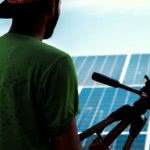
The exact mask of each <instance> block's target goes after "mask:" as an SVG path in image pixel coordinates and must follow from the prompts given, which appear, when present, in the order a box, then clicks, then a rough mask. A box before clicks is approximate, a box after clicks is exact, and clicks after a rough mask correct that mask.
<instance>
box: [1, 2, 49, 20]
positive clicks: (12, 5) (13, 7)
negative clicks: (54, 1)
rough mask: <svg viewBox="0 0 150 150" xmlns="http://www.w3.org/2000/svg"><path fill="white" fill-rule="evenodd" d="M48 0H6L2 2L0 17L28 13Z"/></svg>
mask: <svg viewBox="0 0 150 150" xmlns="http://www.w3.org/2000/svg"><path fill="white" fill-rule="evenodd" d="M46 1H48V0H4V1H3V2H2V3H1V4H0V18H12V17H13V16H16V15H18V14H19V15H22V14H26V13H27V14H28V13H30V12H33V11H35V9H36V8H38V7H39V6H40V5H39V4H43V3H44V2H46Z"/></svg>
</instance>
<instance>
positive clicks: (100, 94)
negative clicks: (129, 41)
mask: <svg viewBox="0 0 150 150" xmlns="http://www.w3.org/2000/svg"><path fill="white" fill-rule="evenodd" d="M73 61H74V64H75V67H76V72H77V75H78V83H79V87H82V90H81V92H80V95H79V100H80V104H79V107H80V110H81V113H80V114H79V115H78V116H77V126H78V131H79V132H83V131H84V130H86V129H88V128H90V127H91V126H93V125H94V124H96V123H98V122H100V121H101V120H103V119H104V118H106V117H107V116H108V115H109V114H110V113H111V112H113V111H114V110H116V109H117V108H119V107H120V106H122V105H124V104H133V102H135V101H136V100H137V99H138V98H139V97H138V96H137V95H135V94H132V93H130V92H127V91H125V90H122V89H118V88H117V89H115V88H112V87H107V86H105V85H102V84H100V83H96V82H95V81H92V79H91V75H92V73H93V72H99V73H102V74H104V75H107V76H109V77H112V78H114V79H117V80H119V81H120V82H123V83H124V84H126V85H128V86H131V87H133V88H135V89H140V88H141V87H142V86H143V85H144V75H145V74H147V75H150V68H149V66H150V54H142V55H139V54H135V55H111V56H85V57H83V56H81V57H73ZM146 116H147V118H149V113H147V114H146ZM115 125H116V124H115V123H114V124H113V125H110V126H108V127H107V128H106V129H105V130H104V132H103V133H104V134H107V133H108V132H109V131H110V130H111V129H112V128H113V127H114V126H115ZM147 130H148V121H147V123H146V125H145V127H144V128H143V130H142V132H141V133H140V135H139V136H138V138H137V139H136V141H135V142H134V144H133V146H132V149H131V150H137V149H138V150H144V149H145V146H146V139H147V135H148V133H147ZM127 135H128V128H127V129H126V130H125V131H124V132H123V133H122V135H120V136H119V138H118V139H117V140H116V141H115V142H114V144H113V145H112V148H113V149H114V150H121V149H122V146H123V144H124V143H125V140H126V138H127ZM93 137H95V135H93V136H91V137H89V138H88V139H86V140H84V141H83V143H82V145H83V147H84V149H85V150H86V149H87V147H88V145H89V143H90V142H91V141H92V139H93Z"/></svg>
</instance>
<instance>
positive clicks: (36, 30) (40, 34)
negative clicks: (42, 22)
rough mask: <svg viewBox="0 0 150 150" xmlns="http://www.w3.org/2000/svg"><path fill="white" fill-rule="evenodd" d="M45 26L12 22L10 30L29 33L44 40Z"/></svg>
mask: <svg viewBox="0 0 150 150" xmlns="http://www.w3.org/2000/svg"><path fill="white" fill-rule="evenodd" d="M42 29H44V28H42V27H41V28H34V27H33V26H31V27H28V26H24V27H23V26H21V25H17V24H15V23H12V25H11V27H10V30H9V32H13V33H18V34H23V35H28V36H32V37H35V38H37V39H38V40H43V38H44V30H42Z"/></svg>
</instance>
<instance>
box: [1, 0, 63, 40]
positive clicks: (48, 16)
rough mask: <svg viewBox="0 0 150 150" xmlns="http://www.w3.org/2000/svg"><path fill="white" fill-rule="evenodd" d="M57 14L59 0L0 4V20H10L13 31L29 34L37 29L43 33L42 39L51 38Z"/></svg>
mask: <svg viewBox="0 0 150 150" xmlns="http://www.w3.org/2000/svg"><path fill="white" fill-rule="evenodd" d="M59 13H60V0H4V1H3V2H2V3H1V4H0V18H12V19H13V23H12V28H13V30H14V28H15V31H16V30H17V31H19V30H22V31H23V32H24V33H26V32H28V33H27V34H30V33H29V32H37V29H38V30H41V31H42V32H44V33H43V37H42V38H43V39H47V38H49V37H51V35H52V33H53V30H54V28H55V26H56V23H57V20H58V18H59ZM43 29H44V30H43ZM29 30H30V31H29ZM22 31H21V32H22ZM32 34H33V33H31V35H32ZM35 34H38V33H35Z"/></svg>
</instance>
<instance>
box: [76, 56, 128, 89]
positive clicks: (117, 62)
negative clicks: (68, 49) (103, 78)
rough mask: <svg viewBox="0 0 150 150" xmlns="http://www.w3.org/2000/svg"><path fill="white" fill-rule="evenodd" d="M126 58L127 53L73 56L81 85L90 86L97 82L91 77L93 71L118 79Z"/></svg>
mask: <svg viewBox="0 0 150 150" xmlns="http://www.w3.org/2000/svg"><path fill="white" fill-rule="evenodd" d="M125 58H126V56H125V55H121V56H117V55H114V56H88V57H77V58H76V57H73V60H74V63H75V68H76V72H77V75H78V82H79V85H80V86H89V85H95V84H97V83H94V82H93V81H92V79H91V76H92V73H93V72H99V73H103V74H105V75H108V76H110V77H113V78H115V79H118V78H119V77H120V74H121V71H122V68H123V65H124V62H125Z"/></svg>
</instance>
